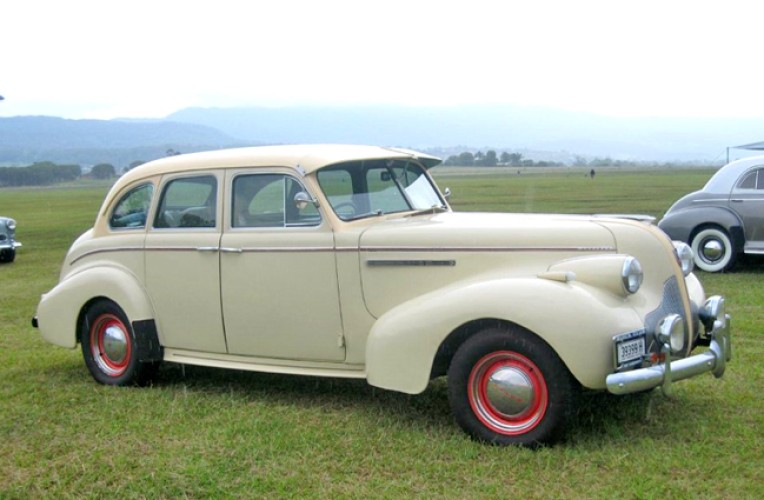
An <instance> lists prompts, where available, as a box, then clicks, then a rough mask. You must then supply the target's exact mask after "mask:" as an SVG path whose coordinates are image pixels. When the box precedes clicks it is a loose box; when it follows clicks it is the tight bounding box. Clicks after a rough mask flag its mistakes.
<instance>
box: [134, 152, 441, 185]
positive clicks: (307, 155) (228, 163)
mask: <svg viewBox="0 0 764 500" xmlns="http://www.w3.org/2000/svg"><path fill="white" fill-rule="evenodd" d="M382 158H399V159H412V160H419V162H420V163H422V165H424V166H425V167H426V168H430V167H434V166H435V165H437V164H439V163H440V161H441V160H440V159H439V158H436V157H434V156H430V155H427V154H424V153H419V152H416V151H411V150H408V149H401V148H391V147H380V146H360V145H340V144H300V145H283V146H258V147H246V148H235V149H220V150H215V151H205V152H202V153H190V154H183V155H176V156H169V157H167V158H162V159H159V160H155V161H152V162H148V163H144V164H143V165H140V166H139V167H136V168H134V169H132V170H131V171H130V172H128V173H126V174H125V175H124V176H123V178H122V179H120V181H121V182H120V184H123V183H129V182H132V181H133V180H135V179H140V178H146V177H151V176H154V175H158V174H166V173H172V172H181V171H192V170H201V169H209V168H234V167H295V168H296V167H300V168H301V170H302V171H303V172H304V173H310V172H313V171H315V170H317V169H319V168H321V167H324V166H327V165H333V164H336V163H342V162H346V161H352V160H375V159H382Z"/></svg>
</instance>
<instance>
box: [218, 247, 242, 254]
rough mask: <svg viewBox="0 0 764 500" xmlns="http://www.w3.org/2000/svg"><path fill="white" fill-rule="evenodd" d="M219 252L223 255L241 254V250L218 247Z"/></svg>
mask: <svg viewBox="0 0 764 500" xmlns="http://www.w3.org/2000/svg"><path fill="white" fill-rule="evenodd" d="M220 251H221V252H223V253H241V248H231V247H220Z"/></svg>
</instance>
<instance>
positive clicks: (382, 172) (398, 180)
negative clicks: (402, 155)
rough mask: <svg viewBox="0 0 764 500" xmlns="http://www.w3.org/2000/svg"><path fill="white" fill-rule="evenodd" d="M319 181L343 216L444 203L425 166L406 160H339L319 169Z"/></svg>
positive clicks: (339, 213)
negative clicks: (426, 173)
mask: <svg viewBox="0 0 764 500" xmlns="http://www.w3.org/2000/svg"><path fill="white" fill-rule="evenodd" d="M318 183H319V185H320V186H321V189H322V190H323V191H324V194H325V195H326V197H327V199H328V200H329V204H330V205H331V206H332V209H333V210H334V212H335V213H336V214H337V216H338V217H339V218H340V219H342V220H354V219H360V218H363V217H369V216H372V215H381V214H389V213H397V212H406V211H412V210H426V209H433V208H443V209H445V203H444V202H443V200H442V199H441V197H440V194H439V193H438V191H437V190H436V189H435V186H433V184H432V183H431V182H430V180H429V178H428V177H427V176H426V175H425V170H424V168H422V166H420V165H419V164H417V163H414V162H411V161H408V160H367V161H353V162H347V163H340V164H338V165H333V166H331V167H327V168H324V169H322V170H319V171H318Z"/></svg>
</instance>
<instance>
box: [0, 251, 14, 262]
mask: <svg viewBox="0 0 764 500" xmlns="http://www.w3.org/2000/svg"><path fill="white" fill-rule="evenodd" d="M15 258H16V249H15V248H6V249H4V250H0V262H13V260H14V259H15Z"/></svg>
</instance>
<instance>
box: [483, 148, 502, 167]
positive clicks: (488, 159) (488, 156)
mask: <svg viewBox="0 0 764 500" xmlns="http://www.w3.org/2000/svg"><path fill="white" fill-rule="evenodd" d="M498 163H499V160H498V159H497V157H496V151H493V150H490V149H489V150H488V151H486V152H485V157H483V165H485V166H486V167H495V166H496V165H498Z"/></svg>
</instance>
